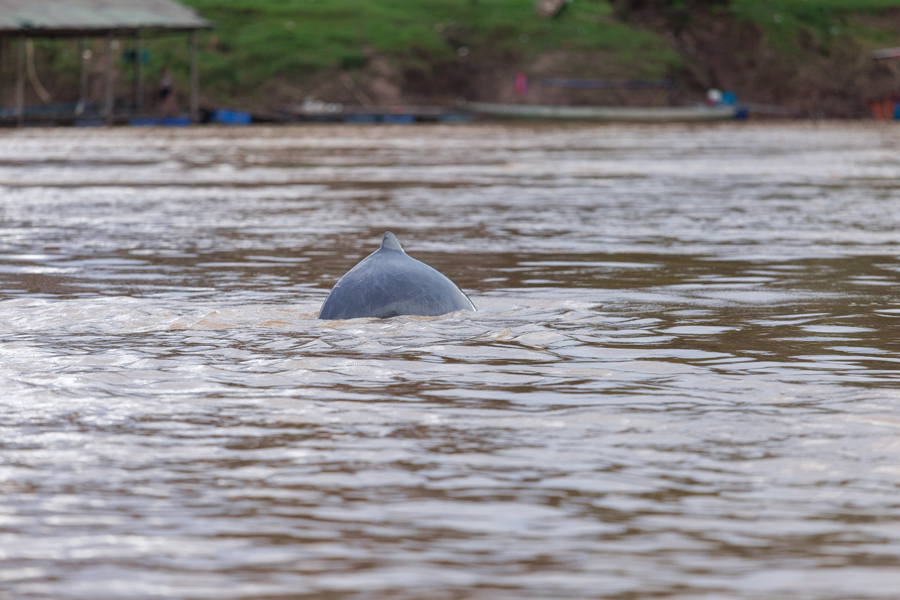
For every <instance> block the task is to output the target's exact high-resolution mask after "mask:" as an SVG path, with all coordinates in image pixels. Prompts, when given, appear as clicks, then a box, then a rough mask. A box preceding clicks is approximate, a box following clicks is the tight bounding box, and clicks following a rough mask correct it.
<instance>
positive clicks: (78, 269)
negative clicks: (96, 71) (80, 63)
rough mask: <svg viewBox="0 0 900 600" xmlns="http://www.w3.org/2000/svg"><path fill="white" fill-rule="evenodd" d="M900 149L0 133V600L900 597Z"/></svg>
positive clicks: (645, 138)
mask: <svg viewBox="0 0 900 600" xmlns="http://www.w3.org/2000/svg"><path fill="white" fill-rule="evenodd" d="M898 134H900V129H898V128H896V127H889V126H877V127H876V126H874V125H872V126H870V125H865V124H857V123H854V124H820V125H816V124H794V125H778V126H772V125H754V124H736V125H730V124H729V125H719V126H703V127H691V126H667V127H654V128H644V127H631V126H627V127H626V126H592V125H591V126H587V125H561V126H535V125H527V124H525V125H460V126H422V127H418V126H416V127H387V126H385V127H376V126H372V127H366V126H308V127H286V128H246V129H215V128H208V129H196V130H173V131H160V130H126V129H117V130H78V129H67V130H21V131H15V132H7V133H4V134H3V136H2V137H0V193H2V203H0V253H2V261H0V598H3V599H4V600H6V599H12V598H15V599H17V600H18V599H20V598H21V599H33V598H53V599H69V598H90V599H105V598H109V599H113V598H115V599H118V598H197V599H237V598H241V599H251V598H253V599H257V598H267V599H275V598H310V599H312V598H327V599H333V600H336V599H363V598H364V599H380V598H392V599H393V598H398V599H411V598H416V599H429V600H443V599H463V598H466V599H468V598H477V599H521V598H542V599H543V598H548V599H552V598H579V599H580V598H618V599H623V600H626V599H631V600H634V599H643V598H666V599H669V598H679V599H682V598H683V599H688V598H691V599H693V598H702V599H705V600H710V599H720V598H721V599H736V598H737V599H750V598H753V599H762V598H765V599H772V598H792V599H796V598H802V599H847V598H854V599H863V598H897V597H898V594H900V592H898V590H900V458H898V455H900V352H898V351H900V344H898V334H900V327H898V325H900V295H898V282H900V204H898V202H900V135H898ZM387 230H390V231H393V232H394V233H395V234H397V236H398V237H399V239H400V240H401V242H402V243H403V244H404V247H405V249H406V251H407V252H408V253H409V254H410V255H412V256H413V257H415V258H418V259H420V260H423V261H425V262H427V263H429V264H431V265H432V266H434V267H436V268H437V269H439V270H441V271H442V272H444V273H445V274H447V275H448V276H449V277H450V278H451V279H453V280H454V281H456V282H457V283H458V284H459V285H460V286H461V287H462V288H463V289H464V290H466V291H467V293H468V294H469V296H470V297H471V298H472V300H473V302H474V303H475V305H476V306H477V307H478V312H477V313H475V314H463V313H458V314H451V315H448V316H445V317H440V318H413V317H400V318H394V319H389V320H384V321H380V320H353V321H339V322H323V321H318V320H317V319H316V318H315V317H316V314H317V312H318V309H319V306H320V305H321V303H322V301H323V299H324V298H325V295H326V294H327V292H328V290H329V289H330V287H331V286H332V285H333V284H334V283H335V281H336V280H337V279H338V278H339V277H340V276H341V275H342V274H343V273H344V272H346V271H347V270H348V269H349V268H350V267H352V266H353V265H354V264H355V263H356V262H357V261H359V260H360V259H361V258H363V257H364V256H366V255H367V254H368V253H369V252H371V251H373V250H375V249H376V248H377V246H378V244H379V242H380V239H381V236H382V234H383V233H384V231H387Z"/></svg>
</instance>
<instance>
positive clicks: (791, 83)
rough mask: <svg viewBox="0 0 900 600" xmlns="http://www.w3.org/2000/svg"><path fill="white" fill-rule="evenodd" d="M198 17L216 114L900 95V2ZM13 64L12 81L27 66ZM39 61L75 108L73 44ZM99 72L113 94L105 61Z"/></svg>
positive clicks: (182, 79)
mask: <svg viewBox="0 0 900 600" xmlns="http://www.w3.org/2000/svg"><path fill="white" fill-rule="evenodd" d="M184 3H185V4H187V5H190V6H192V7H193V8H195V9H196V10H197V11H198V12H199V13H200V14H201V15H203V16H204V17H206V18H208V19H211V20H212V21H214V22H215V24H216V28H215V29H214V30H213V31H211V32H209V33H204V34H203V35H202V36H201V54H200V65H201V79H202V83H203V104H204V105H205V106H210V107H226V108H234V109H241V110H251V111H280V110H285V109H289V108H291V107H296V106H299V105H301V104H302V103H303V102H304V100H306V99H315V100H318V101H323V102H340V103H342V104H344V105H350V106H366V105H396V104H417V105H449V104H452V103H453V102H455V101H456V99H458V98H466V99H468V100H476V101H489V102H522V103H532V104H587V105H612V106H652V105H660V104H663V103H666V102H668V103H672V104H689V103H692V102H697V101H700V100H702V99H703V97H704V94H705V92H706V90H707V89H709V88H719V89H722V90H727V91H732V92H735V93H736V95H737V97H738V99H739V100H740V101H744V102H752V103H758V104H767V105H776V106H780V107H785V108H786V109H788V110H789V111H790V113H791V114H795V115H798V116H814V117H842V118H847V117H861V116H866V115H867V114H868V109H867V106H866V103H865V99H866V98H870V97H883V96H886V95H888V94H890V93H893V92H895V91H896V90H897V89H898V83H900V77H898V76H897V75H895V74H894V70H893V67H892V66H891V65H889V64H884V63H876V62H875V61H873V60H872V59H871V58H870V57H869V56H870V53H871V51H872V50H875V49H877V48H883V47H889V46H900V0H818V1H816V2H807V1H804V0H777V1H776V0H761V1H757V0H732V1H731V2H730V3H729V2H724V1H716V0H707V1H703V0H694V1H693V2H682V3H678V4H679V5H685V6H688V8H681V9H678V8H673V6H674V5H675V4H676V3H673V2H668V1H665V0H659V1H657V2H654V1H653V0H645V1H643V2H640V1H631V2H627V1H624V2H623V1H621V0H616V1H614V2H612V3H610V2H607V1H602V0H574V1H573V2H571V3H570V4H568V5H567V6H566V8H565V9H563V11H562V12H561V13H560V15H559V16H558V17H557V18H555V19H550V20H547V19H542V18H539V17H538V16H536V15H535V14H534V11H533V6H532V3H531V2H530V1H529V0H477V1H473V0H446V1H441V2H437V1H424V0H419V1H411V0H381V1H379V2H371V1H366V0H292V1H289V2H280V1H276V0H253V1H250V0H234V1H231V2H227V3H226V2H222V1H221V0H184ZM129 44H130V41H129V40H122V46H121V48H122V58H121V60H119V62H118V66H119V77H118V81H117V89H118V90H119V95H120V96H121V97H122V98H127V97H128V95H129V94H130V90H131V89H132V87H131V83H130V78H131V76H132V75H131V73H132V70H133V69H132V68H131V64H130V63H129V62H128V58H127V55H126V54H125V52H126V51H127V48H128V47H129ZM92 47H93V48H94V54H95V55H96V56H97V57H98V58H99V56H100V54H101V53H102V52H103V51H105V50H104V49H103V48H102V46H101V44H100V42H99V41H97V42H96V43H95V44H94V45H93V46H92ZM145 47H146V48H147V50H148V52H147V55H146V57H145V60H146V61H147V65H146V68H145V69H144V72H145V73H146V74H147V75H146V76H147V77H148V82H147V84H148V85H147V86H146V88H147V94H148V97H149V96H152V94H153V91H154V90H153V85H152V83H153V81H152V80H150V78H152V77H155V73H157V72H158V70H159V69H160V68H161V67H162V66H168V67H169V68H170V69H171V70H172V72H173V74H174V77H175V81H176V92H177V93H180V94H183V93H184V92H186V90H187V45H186V43H182V42H181V41H180V40H179V39H177V37H174V36H169V37H165V38H160V39H151V40H148V41H146V42H145ZM4 54H5V55H4V56H3V57H2V63H3V64H2V68H3V70H4V71H5V72H6V71H9V70H10V68H11V58H12V57H11V56H10V55H11V53H9V52H7V53H4ZM36 57H37V58H36V60H37V66H38V69H37V70H38V72H40V73H41V77H42V79H43V80H44V81H43V83H44V85H45V86H46V87H47V89H48V90H50V92H51V94H52V95H53V98H54V101H71V100H73V99H75V97H76V96H77V90H78V81H77V77H78V75H77V50H76V48H75V46H74V42H71V41H67V42H41V41H39V42H38V43H37V44H36ZM94 62H95V63H96V64H95V65H94V70H93V71H92V75H91V77H92V78H93V80H95V82H96V85H95V86H94V87H96V88H97V89H100V86H101V83H102V82H101V79H102V78H101V77H100V63H101V62H102V61H100V60H95V61H94ZM517 75H519V77H520V85H519V86H518V87H517V86H516V85H514V79H515V77H516V76H517ZM7 76H8V73H7ZM544 78H583V79H603V80H622V79H626V80H634V79H642V80H658V79H667V80H672V81H674V82H676V83H677V85H678V87H677V88H676V89H675V90H674V92H672V93H671V94H670V93H669V92H667V91H665V90H662V91H661V90H659V89H642V90H622V89H566V88H557V87H550V86H547V85H544V84H542V83H541V81H542V79H544ZM7 87H9V86H7ZM9 93H11V92H10V90H9V89H7V90H5V91H3V94H9ZM28 93H29V94H31V93H32V92H31V90H29V92H28ZM149 99H150V100H152V98H149ZM4 100H5V98H4ZM33 100H34V102H35V103H39V102H40V100H39V99H38V98H37V97H36V96H35V97H34V98H33Z"/></svg>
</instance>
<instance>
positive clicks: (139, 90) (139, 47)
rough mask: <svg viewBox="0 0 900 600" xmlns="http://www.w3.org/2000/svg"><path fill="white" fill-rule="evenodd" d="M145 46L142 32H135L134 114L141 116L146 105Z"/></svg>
mask: <svg viewBox="0 0 900 600" xmlns="http://www.w3.org/2000/svg"><path fill="white" fill-rule="evenodd" d="M142 54H143V44H142V43H141V30H140V29H138V30H137V31H135V32H134V113H135V114H139V113H140V112H141V108H142V106H143V104H144V87H143V85H142V84H143V82H142V81H141V58H142V57H141V55H142Z"/></svg>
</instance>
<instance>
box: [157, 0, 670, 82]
mask: <svg viewBox="0 0 900 600" xmlns="http://www.w3.org/2000/svg"><path fill="white" fill-rule="evenodd" d="M184 1H185V3H186V4H188V5H190V6H192V7H193V8H195V9H196V10H197V11H198V12H199V13H200V14H202V15H203V16H204V17H206V18H208V19H211V20H213V21H214V22H215V23H216V29H215V31H214V32H213V33H211V34H205V35H204V38H205V39H204V42H205V43H204V45H203V46H204V50H203V52H202V55H201V64H202V69H203V78H204V80H205V82H207V83H206V85H207V87H208V86H209V85H210V84H211V85H212V86H213V90H214V91H215V92H216V93H217V94H221V95H228V94H240V95H246V94H248V92H249V93H252V91H253V90H258V89H261V88H262V87H264V85H265V83H266V82H267V81H269V80H271V79H272V78H274V77H280V78H287V79H299V78H302V77H304V76H306V75H309V74H311V73H315V72H321V71H323V70H329V69H337V68H350V69H353V68H357V67H361V66H362V65H364V63H365V61H366V57H367V54H368V53H369V52H370V51H376V52H379V53H381V54H383V55H385V56H387V57H388V58H389V59H390V60H391V61H392V62H394V63H395V64H396V65H397V66H398V67H400V68H401V69H404V68H409V67H418V68H420V69H422V68H424V69H429V68H430V67H431V65H434V64H436V63H439V62H441V61H448V60H453V59H454V57H455V56H456V55H457V52H458V49H459V48H460V47H462V46H465V47H466V48H468V49H469V50H470V52H471V53H472V54H471V56H473V57H474V56H475V54H474V53H478V52H492V53H498V54H500V55H502V56H506V57H513V59H514V60H515V58H517V57H518V58H522V59H527V58H529V57H533V56H536V55H538V54H540V53H542V52H545V51H548V50H557V49H558V50H569V51H594V50H609V51H611V52H615V53H616V55H617V56H619V57H620V58H621V60H622V61H624V62H626V63H628V62H630V63H631V64H633V66H634V74H635V76H636V77H638V76H661V75H664V74H665V73H666V72H667V71H668V70H670V68H671V67H672V65H673V64H677V63H678V56H677V54H676V53H675V52H673V51H671V50H670V49H669V48H668V47H667V45H666V44H665V43H664V42H663V41H662V40H661V39H660V38H659V37H658V36H656V35H655V34H653V33H650V32H647V31H642V30H639V29H635V28H633V27H630V26H628V25H624V24H622V23H619V22H617V21H616V20H615V19H614V18H613V17H612V10H611V8H610V5H609V3H608V2H606V1H605V0H576V2H574V3H572V4H571V5H569V6H568V7H567V8H566V9H565V10H564V11H563V13H562V14H561V15H560V16H559V18H557V19H554V20H543V19H540V18H538V17H536V16H535V15H534V13H533V4H532V1H531V0H478V1H477V2H472V0H230V1H228V2H225V1H223V0H184ZM213 36H214V38H213ZM211 41H214V42H215V43H211ZM173 49H174V47H173ZM156 54H157V58H156V59H155V60H154V62H159V63H161V62H165V61H168V62H172V63H183V62H184V60H183V58H180V57H181V53H179V52H178V51H177V49H176V50H174V51H173V53H168V52H167V51H166V50H165V48H158V49H157V52H156Z"/></svg>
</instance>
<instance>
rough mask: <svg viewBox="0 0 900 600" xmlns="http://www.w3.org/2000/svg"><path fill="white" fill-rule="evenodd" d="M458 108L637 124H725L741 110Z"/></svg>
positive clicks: (491, 105)
mask: <svg viewBox="0 0 900 600" xmlns="http://www.w3.org/2000/svg"><path fill="white" fill-rule="evenodd" d="M458 108H460V109H462V110H465V111H468V112H472V113H475V114H480V115H487V116H491V117H507V118H514V119H587V120H592V121H622V122H636V123H642V122H647V123H665V122H673V121H725V120H728V119H734V118H736V117H737V116H738V110H737V109H735V107H733V106H713V107H709V106H660V107H628V106H540V105H533V104H497V103H493V102H461V103H460V104H459V105H458Z"/></svg>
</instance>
